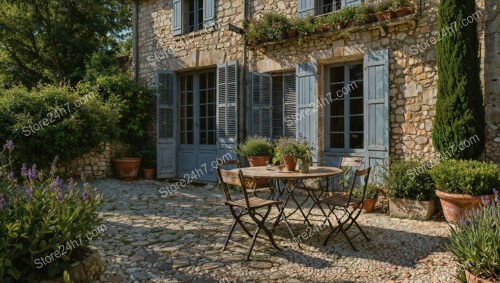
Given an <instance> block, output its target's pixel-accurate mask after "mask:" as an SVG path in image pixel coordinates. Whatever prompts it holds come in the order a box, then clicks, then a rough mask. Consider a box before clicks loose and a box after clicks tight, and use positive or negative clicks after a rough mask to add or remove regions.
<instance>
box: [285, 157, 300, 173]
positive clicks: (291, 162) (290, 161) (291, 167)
mask: <svg viewBox="0 0 500 283" xmlns="http://www.w3.org/2000/svg"><path fill="white" fill-rule="evenodd" d="M283 160H284V161H285V164H284V165H285V169H286V170H287V171H290V172H293V171H295V167H297V162H296V161H295V158H293V157H290V156H285V157H283Z"/></svg>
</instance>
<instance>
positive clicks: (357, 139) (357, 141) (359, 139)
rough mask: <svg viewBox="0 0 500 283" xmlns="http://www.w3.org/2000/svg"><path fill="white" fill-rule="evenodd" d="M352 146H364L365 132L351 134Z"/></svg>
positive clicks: (350, 141) (354, 147)
mask: <svg viewBox="0 0 500 283" xmlns="http://www.w3.org/2000/svg"><path fill="white" fill-rule="evenodd" d="M349 144H350V148H353V149H362V148H363V134H361V133H359V134H358V133H354V134H352V133H351V134H350V135H349Z"/></svg>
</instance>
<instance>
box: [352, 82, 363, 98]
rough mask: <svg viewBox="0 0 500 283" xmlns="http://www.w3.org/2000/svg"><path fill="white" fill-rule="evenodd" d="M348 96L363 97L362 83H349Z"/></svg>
mask: <svg viewBox="0 0 500 283" xmlns="http://www.w3.org/2000/svg"><path fill="white" fill-rule="evenodd" d="M348 89H349V95H350V96H351V98H352V97H363V82H356V83H350V84H349V86H348Z"/></svg>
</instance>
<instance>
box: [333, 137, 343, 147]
mask: <svg viewBox="0 0 500 283" xmlns="http://www.w3.org/2000/svg"><path fill="white" fill-rule="evenodd" d="M330 147H331V148H344V134H330Z"/></svg>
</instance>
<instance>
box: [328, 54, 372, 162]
mask: <svg viewBox="0 0 500 283" xmlns="http://www.w3.org/2000/svg"><path fill="white" fill-rule="evenodd" d="M353 65H361V69H362V72H363V78H362V80H354V81H350V78H349V66H353ZM336 67H343V68H344V87H348V86H349V84H350V83H351V82H356V84H357V85H358V84H360V85H361V87H364V80H365V78H364V68H365V67H364V64H363V61H353V62H348V63H339V64H333V65H328V66H326V67H325V78H324V81H325V90H327V91H326V94H328V93H330V84H331V82H330V72H331V70H332V69H333V68H336ZM348 89H349V88H348ZM363 92H364V89H363ZM331 95H332V99H334V98H335V97H334V95H335V94H331ZM365 99H366V97H365V95H364V93H363V96H362V100H363V103H362V105H363V116H362V117H363V131H361V133H362V134H363V148H358V149H355V148H351V147H350V146H351V144H350V140H349V138H350V133H351V129H350V119H349V118H350V116H351V114H350V113H351V110H350V100H351V93H350V91H349V92H348V93H347V94H346V95H344V98H343V100H344V114H343V117H344V148H333V147H331V139H330V135H331V130H330V126H331V116H332V115H331V114H332V113H331V104H328V105H327V106H326V107H325V113H324V117H325V121H324V123H325V128H324V129H325V152H331V153H364V152H365V150H366V148H365V146H366V145H365V142H364V139H365V136H364V135H365V131H364V130H365V126H366V125H365V122H364V118H365V116H366V111H365V110H366V109H365V107H364V101H365Z"/></svg>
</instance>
